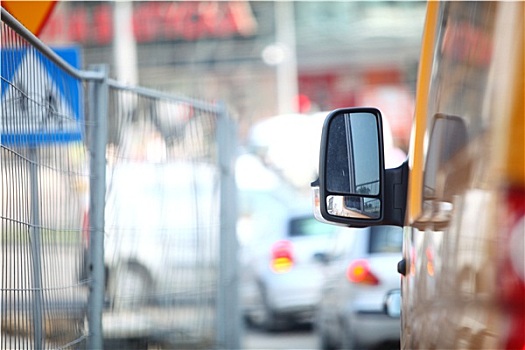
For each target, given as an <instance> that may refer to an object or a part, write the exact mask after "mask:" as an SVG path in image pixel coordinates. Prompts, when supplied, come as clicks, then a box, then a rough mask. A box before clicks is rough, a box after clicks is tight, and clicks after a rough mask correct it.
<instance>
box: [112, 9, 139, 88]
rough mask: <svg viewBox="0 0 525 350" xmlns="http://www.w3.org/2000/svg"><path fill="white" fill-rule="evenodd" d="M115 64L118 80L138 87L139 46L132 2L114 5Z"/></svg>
mask: <svg viewBox="0 0 525 350" xmlns="http://www.w3.org/2000/svg"><path fill="white" fill-rule="evenodd" d="M113 6H114V7H113V33H114V34H113V62H114V66H115V67H114V69H115V72H116V77H115V78H116V80H118V81H120V82H123V83H126V84H129V85H133V86H135V85H137V83H138V68H137V44H136V42H135V36H134V34H133V3H132V1H115V2H114V4H113Z"/></svg>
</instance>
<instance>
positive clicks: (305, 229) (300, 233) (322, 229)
mask: <svg viewBox="0 0 525 350" xmlns="http://www.w3.org/2000/svg"><path fill="white" fill-rule="evenodd" d="M336 230H337V226H334V225H330V224H324V223H322V222H320V221H317V220H316V219H315V218H314V217H313V216H304V217H297V218H293V219H291V220H290V223H289V225H288V236H289V237H307V236H321V235H328V234H331V233H335V232H336Z"/></svg>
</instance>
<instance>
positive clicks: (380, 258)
mask: <svg viewBox="0 0 525 350" xmlns="http://www.w3.org/2000/svg"><path fill="white" fill-rule="evenodd" d="M350 230H355V232H345V233H343V234H339V235H338V236H337V237H336V238H335V240H334V242H333V248H332V249H331V250H330V252H329V253H328V254H327V255H326V256H323V257H322V258H324V259H320V260H323V264H322V265H324V271H325V278H326V280H325V283H324V286H323V290H322V297H321V302H320V303H319V305H318V308H317V310H316V315H315V321H314V322H315V324H314V329H315V332H316V334H317V337H318V340H319V348H320V349H322V350H328V349H367V348H368V349H370V348H378V347H382V346H388V348H390V349H392V348H399V339H400V332H401V325H400V318H399V317H391V316H389V315H387V314H386V312H385V310H384V305H385V299H386V298H387V296H388V295H389V293H391V292H393V291H398V290H399V288H400V277H399V274H398V273H397V271H396V266H397V262H398V261H399V260H400V259H401V248H402V242H403V232H402V229H401V228H400V227H396V226H375V227H367V228H351V229H350Z"/></svg>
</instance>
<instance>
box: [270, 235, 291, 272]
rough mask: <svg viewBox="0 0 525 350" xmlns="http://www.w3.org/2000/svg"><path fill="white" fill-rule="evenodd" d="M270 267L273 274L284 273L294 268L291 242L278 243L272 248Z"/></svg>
mask: <svg viewBox="0 0 525 350" xmlns="http://www.w3.org/2000/svg"><path fill="white" fill-rule="evenodd" d="M270 267H271V268H272V270H273V272H276V273H284V272H288V271H290V269H291V268H292V267H293V246H292V243H291V242H289V241H278V242H275V243H274V244H273V246H272V260H271V263H270Z"/></svg>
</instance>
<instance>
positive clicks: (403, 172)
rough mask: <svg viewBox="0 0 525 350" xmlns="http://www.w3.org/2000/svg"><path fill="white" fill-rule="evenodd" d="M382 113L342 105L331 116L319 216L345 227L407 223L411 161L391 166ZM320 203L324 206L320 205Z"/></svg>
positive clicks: (325, 128)
mask: <svg viewBox="0 0 525 350" xmlns="http://www.w3.org/2000/svg"><path fill="white" fill-rule="evenodd" d="M384 164H385V159H384V151H383V129H382V116H381V112H380V111H379V110H378V109H376V108H370V107H357V108H342V109H337V110H334V111H332V112H331V113H330V114H328V116H327V117H326V120H325V123H324V126H323V132H322V136H321V145H320V157H319V179H318V181H315V182H314V183H312V187H314V189H315V191H318V194H317V195H318V201H316V203H317V204H316V205H315V208H314V211H316V217H319V216H321V217H322V218H323V219H324V220H326V221H328V222H331V223H335V224H339V225H345V226H352V227H367V226H376V225H395V226H403V223H404V219H405V211H406V197H407V195H406V194H407V182H408V162H407V161H405V162H404V163H403V164H402V165H400V166H399V167H397V168H393V169H386V170H385V166H384ZM317 206H318V207H317Z"/></svg>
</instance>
